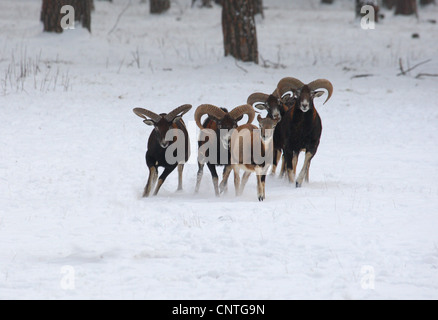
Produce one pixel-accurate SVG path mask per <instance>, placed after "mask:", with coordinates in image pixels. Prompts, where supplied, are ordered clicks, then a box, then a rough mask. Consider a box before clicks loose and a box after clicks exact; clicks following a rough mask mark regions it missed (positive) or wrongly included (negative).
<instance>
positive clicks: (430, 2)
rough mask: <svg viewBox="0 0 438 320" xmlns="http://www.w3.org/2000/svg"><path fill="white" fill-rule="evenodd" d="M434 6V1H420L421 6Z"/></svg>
mask: <svg viewBox="0 0 438 320" xmlns="http://www.w3.org/2000/svg"><path fill="white" fill-rule="evenodd" d="M432 3H433V4H436V1H435V0H420V5H421V6H425V5H428V4H432Z"/></svg>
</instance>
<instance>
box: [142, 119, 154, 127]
mask: <svg viewBox="0 0 438 320" xmlns="http://www.w3.org/2000/svg"><path fill="white" fill-rule="evenodd" d="M143 122H144V123H145V124H147V125H148V126H154V125H155V122H153V121H152V120H149V119H146V120H143Z"/></svg>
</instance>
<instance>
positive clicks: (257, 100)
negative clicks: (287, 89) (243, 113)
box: [246, 92, 269, 110]
mask: <svg viewBox="0 0 438 320" xmlns="http://www.w3.org/2000/svg"><path fill="white" fill-rule="evenodd" d="M268 98H269V94H266V93H261V92H256V93H253V94H252V95H250V96H249V97H248V99H247V100H246V103H248V104H249V105H250V106H253V107H255V108H257V109H259V110H265V109H266V102H267V101H268Z"/></svg>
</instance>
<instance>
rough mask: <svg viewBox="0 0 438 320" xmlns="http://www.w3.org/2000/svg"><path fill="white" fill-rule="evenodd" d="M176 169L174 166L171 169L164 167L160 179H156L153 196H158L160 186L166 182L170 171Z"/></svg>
mask: <svg viewBox="0 0 438 320" xmlns="http://www.w3.org/2000/svg"><path fill="white" fill-rule="evenodd" d="M175 168H176V165H175V166H172V167H166V168H165V169H164V171H163V173H162V174H161V176H160V178H159V179H158V184H157V187H156V188H155V192H154V196H156V195H157V194H158V191H160V188H161V186H162V185H163V183H164V181H165V180H166V178H167V176H168V175H169V174H171V173H172V171H173V170H174V169H175Z"/></svg>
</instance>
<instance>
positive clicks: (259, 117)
mask: <svg viewBox="0 0 438 320" xmlns="http://www.w3.org/2000/svg"><path fill="white" fill-rule="evenodd" d="M261 120H262V117H261V115H258V116H257V121H258V122H259V123H260V121H261Z"/></svg>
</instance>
